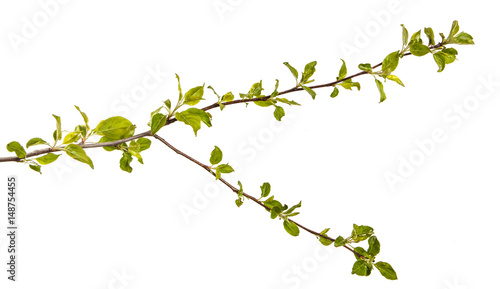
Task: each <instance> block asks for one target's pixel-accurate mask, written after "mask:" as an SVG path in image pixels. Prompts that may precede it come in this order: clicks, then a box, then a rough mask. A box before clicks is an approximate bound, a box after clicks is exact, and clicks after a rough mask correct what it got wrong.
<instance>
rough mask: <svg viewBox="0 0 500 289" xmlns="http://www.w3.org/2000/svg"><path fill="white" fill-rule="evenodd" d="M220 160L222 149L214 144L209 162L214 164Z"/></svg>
mask: <svg viewBox="0 0 500 289" xmlns="http://www.w3.org/2000/svg"><path fill="white" fill-rule="evenodd" d="M220 161H222V151H221V150H220V148H219V147H218V146H215V148H214V150H213V151H212V153H211V154H210V163H211V164H212V165H216V164H218V163H220Z"/></svg>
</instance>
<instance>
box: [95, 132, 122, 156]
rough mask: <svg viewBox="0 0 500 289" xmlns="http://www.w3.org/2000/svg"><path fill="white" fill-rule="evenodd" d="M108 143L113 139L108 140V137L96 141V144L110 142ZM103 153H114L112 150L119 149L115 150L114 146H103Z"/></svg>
mask: <svg viewBox="0 0 500 289" xmlns="http://www.w3.org/2000/svg"><path fill="white" fill-rule="evenodd" d="M110 141H114V140H113V139H110V138H109V137H105V136H103V137H101V138H100V139H99V141H98V143H103V142H110ZM102 148H103V149H104V150H105V151H108V152H110V151H114V150H119V148H117V147H116V146H105V147H102Z"/></svg>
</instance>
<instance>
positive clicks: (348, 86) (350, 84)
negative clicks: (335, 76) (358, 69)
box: [339, 78, 361, 90]
mask: <svg viewBox="0 0 500 289" xmlns="http://www.w3.org/2000/svg"><path fill="white" fill-rule="evenodd" d="M339 85H340V86H342V87H343V88H345V89H348V90H352V88H353V87H357V88H358V90H360V89H361V85H360V84H359V82H353V81H352V79H350V78H349V79H347V80H344V81H343V82H341V83H339Z"/></svg>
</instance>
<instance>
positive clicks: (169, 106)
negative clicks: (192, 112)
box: [157, 99, 172, 112]
mask: <svg viewBox="0 0 500 289" xmlns="http://www.w3.org/2000/svg"><path fill="white" fill-rule="evenodd" d="M164 103H165V106H166V107H167V108H168V109H169V110H170V108H171V107H172V102H171V101H170V99H167V100H165V102H164ZM160 108H161V107H160ZM158 111H160V110H158ZM158 111H157V112H158Z"/></svg>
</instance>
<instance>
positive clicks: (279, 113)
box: [274, 105, 285, 121]
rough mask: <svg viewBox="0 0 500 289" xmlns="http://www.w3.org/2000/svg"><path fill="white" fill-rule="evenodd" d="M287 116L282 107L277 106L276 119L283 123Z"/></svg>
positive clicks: (275, 110)
mask: <svg viewBox="0 0 500 289" xmlns="http://www.w3.org/2000/svg"><path fill="white" fill-rule="evenodd" d="M284 116H285V110H284V109H283V108H282V107H281V106H278V105H276V108H275V109H274V117H275V118H276V119H277V120H278V121H281V119H282V118H283V117H284Z"/></svg>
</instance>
